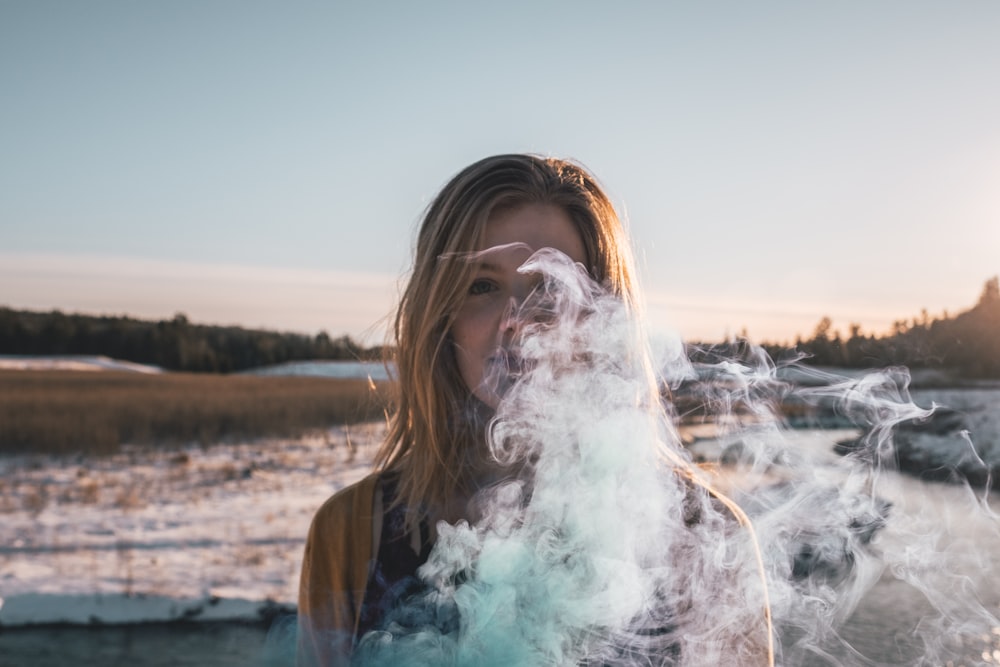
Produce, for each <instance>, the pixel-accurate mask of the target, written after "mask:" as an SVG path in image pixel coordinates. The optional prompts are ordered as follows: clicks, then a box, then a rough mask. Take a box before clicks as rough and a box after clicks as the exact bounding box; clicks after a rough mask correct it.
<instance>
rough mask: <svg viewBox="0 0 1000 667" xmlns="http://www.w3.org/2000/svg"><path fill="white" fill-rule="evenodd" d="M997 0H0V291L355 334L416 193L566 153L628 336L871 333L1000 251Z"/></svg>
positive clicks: (150, 313)
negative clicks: (615, 274)
mask: <svg viewBox="0 0 1000 667" xmlns="http://www.w3.org/2000/svg"><path fill="white" fill-rule="evenodd" d="M997 34H1000V3H998V2H995V1H992V0H989V1H987V0H980V1H969V2H962V3H942V2H922V1H914V0H888V1H885V2H878V3H873V2H837V3H802V2H755V3H746V2H735V1H734V2H723V1H719V2H703V3H673V2H655V3H654V2H648V3H642V2H623V3H611V2H587V1H580V2H572V3H570V2H520V1H511V2H503V3H474V2H449V3H445V2H435V1H433V0H429V1H426V2H419V3H417V2H276V1H275V2H258V1H254V0H212V1H209V2H205V1H202V0H198V1H194V0H174V1H171V2H158V3H154V2H134V1H125V0H122V1H117V2H114V1H102V0H93V1H90V2H86V3H81V2H75V1H72V0H67V1H65V2H53V1H50V0H3V1H2V2H0V90H2V91H3V101H2V104H0V156H2V157H0V305H7V306H11V307H16V308H30V309H36V310H37V309H50V308H59V309H62V310H64V311H67V312H87V313H104V314H130V315H134V316H139V317H155V318H161V317H172V316H173V314H174V313H177V312H183V313H186V314H187V316H188V317H189V319H191V320H192V321H197V322H204V323H217V324H239V325H243V326H250V327H264V328H269V329H278V330H283V331H301V332H306V333H317V332H318V331H320V330H325V331H327V332H329V333H330V334H331V335H334V336H337V335H342V334H347V335H351V336H352V337H355V338H357V339H359V340H362V341H365V342H369V343H377V342H381V341H382V337H383V335H384V333H383V332H384V330H385V325H386V323H387V322H388V321H389V319H390V317H391V313H392V310H393V307H394V305H395V301H396V299H397V297H398V294H399V292H400V290H401V287H402V285H403V284H404V281H405V278H406V272H407V270H408V268H409V265H410V253H411V251H412V247H413V240H414V237H415V232H416V227H417V225H418V224H419V220H420V216H421V213H422V212H423V210H424V209H425V207H426V206H427V205H428V203H429V202H430V201H431V199H432V198H433V197H434V195H435V193H436V192H437V191H438V190H439V189H440V188H441V187H442V186H443V185H444V183H445V182H447V180H448V179H449V178H450V177H451V176H452V175H454V174H455V173H456V172H457V171H459V170H460V169H462V168H463V167H465V166H466V165H468V164H470V163H471V162H473V161H475V160H478V159H480V158H482V157H485V156H487V155H491V154H495V153H505V152H533V153H540V154H543V155H553V156H558V157H569V158H573V159H575V160H578V161H580V162H582V163H583V164H584V165H586V166H587V167H588V168H589V169H590V170H591V171H592V172H593V173H595V174H596V175H597V177H598V179H599V180H600V181H601V183H602V184H603V185H604V186H605V188H606V190H607V191H608V193H609V195H610V196H611V198H612V200H613V201H614V203H615V205H616V207H617V208H618V210H619V213H621V214H622V216H623V217H624V218H625V219H626V221H627V224H628V227H629V230H630V232H631V236H632V240H633V244H634V247H635V250H636V254H637V257H638V263H639V274H640V279H641V284H642V287H643V290H644V293H645V295H646V301H647V304H648V307H649V308H648V310H649V318H650V324H651V327H652V328H653V329H654V330H662V331H666V332H679V333H680V334H681V335H682V336H683V337H685V338H687V339H700V340H720V339H723V338H725V337H727V336H730V335H733V334H737V333H741V332H744V331H745V332H746V333H747V334H748V335H749V336H750V337H751V339H753V340H757V341H763V340H772V341H790V340H792V339H794V337H795V336H796V335H797V334H803V335H810V334H811V333H812V331H813V329H814V328H815V326H816V324H817V323H818V322H819V320H820V319H821V318H822V317H824V316H829V317H831V318H832V319H833V321H834V324H835V327H837V328H840V329H841V330H842V331H846V329H847V326H848V324H849V323H850V322H857V323H859V324H861V325H862V326H863V328H864V330H866V331H871V332H885V331H887V330H888V329H889V328H890V327H891V326H892V323H893V321H895V320H898V319H903V318H912V317H914V316H917V315H919V314H920V311H921V309H927V310H928V311H929V312H930V313H931V315H939V314H941V313H942V312H944V311H947V312H949V313H952V314H954V313H956V312H958V311H960V310H962V309H964V308H968V307H970V306H972V305H973V304H974V303H975V301H976V299H977V298H978V296H979V293H980V291H981V289H982V286H983V283H984V282H985V281H986V280H987V279H988V278H990V277H991V276H994V275H996V274H998V273H1000V187H998V186H1000V120H998V119H1000V86H998V85H997V80H998V76H1000V39H997Z"/></svg>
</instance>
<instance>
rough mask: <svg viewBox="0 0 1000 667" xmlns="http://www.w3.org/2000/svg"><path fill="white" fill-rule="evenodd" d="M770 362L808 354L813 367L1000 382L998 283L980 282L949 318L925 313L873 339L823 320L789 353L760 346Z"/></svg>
mask: <svg viewBox="0 0 1000 667" xmlns="http://www.w3.org/2000/svg"><path fill="white" fill-rule="evenodd" d="M764 347H765V349H767V350H768V352H769V353H770V354H771V356H772V357H778V356H781V355H785V354H789V353H790V352H792V351H793V350H795V351H801V352H804V353H806V354H807V355H809V357H808V358H807V359H806V360H805V362H806V363H809V364H815V365H819V366H840V367H846V368H873V367H881V366H891V365H902V366H907V367H910V368H940V369H946V370H948V371H950V372H952V373H953V374H955V375H958V376H960V377H965V378H970V379H985V378H991V379H995V378H1000V278H998V277H996V276H994V277H993V278H991V279H989V280H987V281H986V284H985V285H984V286H983V291H982V294H981V296H980V297H979V301H978V302H977V303H976V305H975V306H973V307H972V308H970V309H968V310H965V311H962V312H960V313H958V314H957V315H955V316H948V315H947V313H946V314H944V315H942V316H941V317H935V318H932V317H930V316H929V315H928V314H927V311H924V312H923V313H921V315H920V316H919V317H914V318H913V319H912V320H909V321H907V320H898V321H897V322H896V323H895V324H894V325H893V328H892V331H890V332H888V333H886V334H884V335H882V336H875V335H872V334H864V333H862V332H861V327H860V326H859V325H856V324H855V325H851V328H850V332H849V335H848V336H846V337H843V336H841V334H840V332H839V331H833V330H831V322H830V319H829V318H826V317H825V318H823V319H822V320H820V322H819V324H818V325H817V326H816V330H815V332H814V334H813V336H812V338H810V339H808V340H801V339H799V340H797V341H796V342H795V346H794V348H793V350H792V349H789V348H787V347H786V346H782V345H772V344H765V345H764Z"/></svg>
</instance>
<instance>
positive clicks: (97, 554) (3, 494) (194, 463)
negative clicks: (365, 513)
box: [0, 424, 383, 627]
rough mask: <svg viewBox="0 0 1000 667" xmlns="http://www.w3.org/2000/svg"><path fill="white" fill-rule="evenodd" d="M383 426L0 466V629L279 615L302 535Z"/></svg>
mask: <svg viewBox="0 0 1000 667" xmlns="http://www.w3.org/2000/svg"><path fill="white" fill-rule="evenodd" d="M382 428H383V427H382V426H381V425H378V424H365V425H361V426H355V427H350V428H346V427H342V428H337V429H334V430H332V431H330V432H329V434H328V435H327V437H325V438H313V439H305V440H296V441H264V442H258V443H248V444H240V445H218V446H215V447H212V448H209V449H207V450H202V449H200V448H189V449H181V450H174V451H167V452H157V451H152V450H148V449H143V450H136V449H131V450H129V449H126V451H125V452H124V453H122V454H120V455H118V456H116V457H114V458H109V459H86V460H84V459H80V460H75V461H57V460H49V459H44V460H43V459H38V458H35V457H17V458H5V459H0V597H2V598H3V602H2V607H0V625H2V626H4V627H11V626H22V625H27V624H37V623H83V624H86V623H97V622H99V623H136V622H147V621H170V620H178V619H191V620H252V619H257V618H259V617H260V616H261V615H268V614H271V613H273V612H274V611H275V610H276V609H280V608H288V609H291V608H292V606H293V605H294V603H295V598H296V586H297V583H298V574H299V568H300V565H301V557H302V548H303V545H304V539H305V535H306V531H307V529H308V527H309V521H310V519H311V517H312V514H313V512H315V510H316V508H317V507H318V506H319V504H320V503H321V502H322V501H323V500H325V499H326V498H327V497H328V496H329V495H330V494H331V493H333V492H335V491H336V490H338V489H339V488H341V487H343V486H345V485H347V484H350V483H352V482H354V481H355V480H357V479H360V478H361V477H362V476H364V474H365V473H366V472H367V471H368V470H369V467H370V459H371V455H372V448H373V446H374V445H375V444H376V443H377V442H378V441H379V440H380V439H381V437H382Z"/></svg>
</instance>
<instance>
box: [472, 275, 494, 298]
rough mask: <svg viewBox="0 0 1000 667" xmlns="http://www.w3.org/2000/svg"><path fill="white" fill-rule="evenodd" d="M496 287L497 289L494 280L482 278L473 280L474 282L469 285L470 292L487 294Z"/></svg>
mask: <svg viewBox="0 0 1000 667" xmlns="http://www.w3.org/2000/svg"><path fill="white" fill-rule="evenodd" d="M494 289H496V285H495V284H494V282H493V281H492V280H486V279H484V278H480V279H478V280H473V281H472V284H471V285H469V294H471V295H477V294H486V293H487V292H492V291H493V290H494Z"/></svg>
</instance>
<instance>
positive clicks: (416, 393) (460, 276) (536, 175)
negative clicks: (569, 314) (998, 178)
mask: <svg viewBox="0 0 1000 667" xmlns="http://www.w3.org/2000/svg"><path fill="white" fill-rule="evenodd" d="M527 204H548V205H553V206H557V207H559V208H561V209H563V210H564V211H565V212H566V213H567V214H568V215H569V217H570V220H571V221H572V222H573V224H574V225H575V227H576V229H577V231H578V232H579V234H580V237H581V239H582V240H583V244H584V249H585V252H586V260H587V268H588V269H589V271H590V273H591V275H592V277H593V278H594V279H595V280H597V281H599V282H601V283H603V284H604V285H605V286H606V287H607V288H608V289H610V290H611V291H612V292H614V293H615V294H618V295H619V296H621V298H622V299H623V301H624V302H625V303H626V304H627V305H628V306H629V307H630V308H635V307H636V304H637V295H636V289H635V279H634V269H633V265H632V252H631V248H630V247H629V245H628V240H627V235H626V233H625V230H624V228H623V226H622V222H621V220H620V219H619V217H618V214H617V213H616V212H615V209H614V206H613V205H612V203H611V201H610V199H609V198H608V196H607V195H606V194H605V193H604V191H603V190H602V189H601V187H600V185H598V183H597V181H596V179H595V178H594V177H593V176H592V175H591V174H590V173H589V172H588V171H587V170H586V169H584V168H583V167H582V166H580V165H578V164H575V163H573V162H570V161H567V160H562V159H557V158H546V157H539V156H534V155H521V154H512V155H497V156H493V157H488V158H485V159H483V160H480V161H478V162H476V163H474V164H472V165H470V166H468V167H466V168H465V169H463V170H462V171H461V172H459V173H458V174H457V175H456V176H455V177H454V178H452V179H451V181H449V182H448V184H447V185H445V186H444V188H443V189H442V190H441V192H440V193H439V194H438V196H437V197H436V198H435V199H434V201H433V202H432V203H431V205H430V206H429V207H428V209H427V212H426V214H425V215H424V218H423V222H422V224H421V227H420V231H419V234H418V237H417V245H416V251H415V255H414V262H413V270H412V274H411V276H410V279H409V283H408V284H407V287H406V290H405V291H404V293H403V296H402V299H401V301H400V304H399V309H398V310H397V312H396V319H395V329H394V333H395V352H394V356H393V362H394V363H395V366H396V373H397V375H398V383H397V390H398V395H397V397H396V401H395V402H396V409H395V412H394V413H393V414H392V416H391V417H390V421H389V432H388V435H387V437H386V440H385V442H384V443H383V445H382V447H381V449H380V450H379V452H378V454H377V455H376V458H375V463H376V466H377V468H378V469H379V470H383V471H385V470H392V471H395V472H397V473H398V474H399V494H398V499H399V501H400V502H402V503H403V504H405V505H406V506H407V507H408V508H409V509H410V510H411V511H413V512H416V513H417V514H418V515H419V514H423V513H424V512H425V511H426V508H428V507H434V506H438V507H440V506H443V505H444V504H445V503H446V502H447V500H448V499H449V498H451V497H453V495H454V494H455V493H456V492H461V491H469V490H470V489H469V488H468V484H469V480H468V478H467V475H468V472H469V470H468V465H467V462H468V461H469V457H470V453H471V452H475V451H478V450H477V448H482V447H483V446H484V445H483V441H482V439H483V431H482V426H483V424H482V423H481V422H480V421H478V420H476V419H475V418H473V416H470V414H469V404H470V391H469V388H468V387H466V386H465V384H464V382H463V381H462V378H461V376H460V374H459V371H458V367H457V363H456V360H455V356H454V351H453V349H452V345H451V344H450V340H449V332H450V330H451V327H452V323H453V322H454V319H455V314H456V312H457V311H458V309H459V308H460V307H461V305H462V302H463V300H464V298H465V296H466V294H467V288H468V282H469V280H470V279H471V270H472V269H471V267H470V266H469V263H468V262H464V261H461V260H459V259H453V258H456V257H459V256H461V255H462V254H463V253H469V252H473V251H475V250H477V249H478V246H479V243H480V241H481V239H482V238H483V235H484V232H485V228H486V224H487V222H488V221H489V220H490V219H491V217H492V216H493V215H494V214H495V213H496V212H497V211H501V210H511V209H514V208H518V207H520V206H524V205H527Z"/></svg>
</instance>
